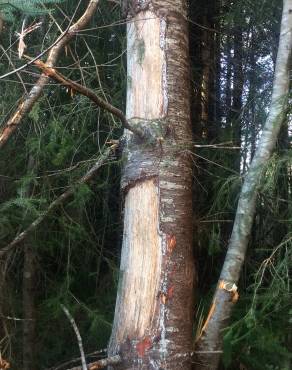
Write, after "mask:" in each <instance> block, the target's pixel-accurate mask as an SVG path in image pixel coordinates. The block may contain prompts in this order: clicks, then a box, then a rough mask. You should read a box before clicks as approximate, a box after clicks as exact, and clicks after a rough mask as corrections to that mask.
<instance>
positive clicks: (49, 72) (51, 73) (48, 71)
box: [34, 60, 143, 138]
mask: <svg viewBox="0 0 292 370" xmlns="http://www.w3.org/2000/svg"><path fill="white" fill-rule="evenodd" d="M34 64H35V65H36V66H37V67H38V68H39V69H41V70H42V71H43V73H44V74H45V75H46V76H48V77H51V78H52V79H53V80H55V81H57V82H59V83H61V84H62V85H63V86H66V87H68V88H69V89H71V90H72V91H76V92H78V93H80V94H82V95H84V96H87V97H88V98H89V99H90V100H92V101H93V102H94V103H95V104H96V105H97V106H98V107H101V108H103V109H105V110H107V111H108V112H110V113H112V114H113V115H115V116H116V117H118V118H119V119H120V121H121V122H122V125H123V127H124V128H126V129H128V130H129V131H131V132H133V134H135V135H137V136H139V137H140V138H143V133H142V132H141V131H140V130H139V129H138V128H136V127H133V126H131V125H130V124H129V122H128V121H127V119H126V117H125V115H124V113H123V112H122V111H121V110H120V109H118V108H116V107H114V106H113V105H111V104H110V103H108V102H107V101H105V100H103V99H102V98H100V97H99V96H97V95H96V94H95V93H94V91H93V90H91V89H89V88H87V87H85V86H83V85H81V84H79V83H78V82H75V81H72V80H70V79H69V78H67V77H65V76H63V75H62V74H61V73H59V72H57V71H56V70H55V69H54V68H51V67H49V66H48V65H47V64H45V63H44V62H42V61H41V60H36V61H35V62H34Z"/></svg>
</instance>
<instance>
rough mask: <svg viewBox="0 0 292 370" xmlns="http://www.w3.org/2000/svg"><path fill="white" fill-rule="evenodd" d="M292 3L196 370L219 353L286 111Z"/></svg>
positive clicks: (211, 365) (212, 363)
mask: <svg viewBox="0 0 292 370" xmlns="http://www.w3.org/2000/svg"><path fill="white" fill-rule="evenodd" d="M291 25H292V0H284V8H283V16H282V24H281V35H280V41H279V49H278V56H277V62H276V69H275V77H274V83H273V94H272V101H271V106H270V112H269V115H268V118H267V121H266V123H265V125H264V128H263V133H262V136H261V138H260V141H259V144H258V148H257V150H256V152H255V156H254V158H253V160H252V162H251V165H250V168H249V170H248V173H247V175H246V177H245V180H244V183H243V187H242V190H241V194H240V197H239V201H238V207H237V212H236V218H235V222H234V226H233V230H232V235H231V238H230V242H229V245H228V251H227V255H226V258H225V262H224V265H223V268H222V271H221V276H220V280H219V283H218V286H217V289H216V292H215V295H214V299H213V303H212V307H211V309H210V313H209V315H208V319H207V321H206V323H205V325H204V328H203V332H202V335H201V337H200V339H199V341H198V342H197V348H196V353H197V359H196V363H197V364H198V365H197V367H196V369H204V370H206V369H209V370H211V369H212V370H213V369H214V370H215V369H217V367H218V363H219V359H220V353H221V352H222V339H223V330H224V328H226V326H227V325H228V321H229V319H230V315H231V311H232V308H233V305H234V303H235V302H236V300H237V298H238V297H237V291H236V290H237V287H236V285H237V283H238V280H239V277H240V272H241V268H242V265H243V262H244V260H245V254H246V249H247V245H248V241H249V236H250V233H251V228H252V224H253V219H254V214H255V207H256V198H257V193H258V187H259V180H260V178H261V174H262V172H263V170H264V168H265V164H266V163H267V161H268V160H269V158H270V156H271V153H272V151H273V149H274V148H275V145H276V141H277V137H278V135H279V131H280V128H281V124H282V121H283V117H284V115H285V111H286V109H285V108H286V104H287V97H288V92H289V72H290V67H291V64H290V62H291V47H292V29H291Z"/></svg>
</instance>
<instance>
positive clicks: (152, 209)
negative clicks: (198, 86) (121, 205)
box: [109, 0, 194, 370]
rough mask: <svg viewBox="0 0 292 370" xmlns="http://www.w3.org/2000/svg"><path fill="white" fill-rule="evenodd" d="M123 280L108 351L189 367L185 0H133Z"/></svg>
mask: <svg viewBox="0 0 292 370" xmlns="http://www.w3.org/2000/svg"><path fill="white" fill-rule="evenodd" d="M129 9H130V11H131V12H132V14H133V15H134V18H133V19H132V21H131V22H130V23H129V24H128V29H127V40H128V90H127V118H128V120H129V121H130V122H131V123H132V125H137V126H138V127H139V128H141V129H143V130H144V132H145V139H144V140H143V141H141V140H139V139H138V138H136V137H135V136H133V134H132V133H129V132H126V133H125V138H126V147H125V149H124V157H125V165H124V169H123V175H122V190H123V194H124V198H125V212H124V235H123V246H122V257H121V266H120V281H119V289H118V296H117V302H116V310H115V318H114V325H113V331H112V336H111V341H110V345H109V355H113V354H116V353H117V352H119V353H121V355H122V358H123V363H122V364H121V366H120V368H121V369H123V370H125V369H161V368H167V369H190V368H191V362H190V351H191V348H192V321H193V320H192V316H193V281H194V264H193V257H192V201H191V198H192V168H191V160H190V156H189V154H188V148H189V144H190V143H191V128H190V108H189V100H190V95H189V54H188V27H187V22H186V3H185V1H184V0H181V1H176V0H169V1H153V2H149V3H147V9H141V7H140V6H138V3H137V4H136V3H135V2H132V3H131V4H130V6H129Z"/></svg>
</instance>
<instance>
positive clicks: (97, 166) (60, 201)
mask: <svg viewBox="0 0 292 370" xmlns="http://www.w3.org/2000/svg"><path fill="white" fill-rule="evenodd" d="M117 146H118V144H113V145H111V146H110V147H109V148H107V149H106V150H105V152H104V153H103V154H102V155H101V156H100V157H99V159H98V161H97V162H96V163H95V165H94V166H93V167H92V168H91V169H90V170H89V171H88V172H87V173H86V174H85V175H84V176H82V177H81V179H79V181H77V182H76V183H75V184H74V185H71V186H70V188H69V189H68V190H66V191H65V192H64V193H63V194H61V195H60V196H59V197H58V198H57V199H55V200H54V201H53V202H52V203H51V204H50V206H49V207H48V208H47V210H46V211H44V212H43V213H42V214H41V215H40V216H39V217H38V218H37V219H36V220H35V221H33V222H32V223H31V224H30V225H29V226H28V228H27V229H25V230H24V231H23V232H21V233H20V234H19V235H18V236H17V237H16V238H15V239H14V240H13V241H12V242H11V243H9V244H8V245H7V246H6V247H4V248H2V249H0V257H2V256H3V255H4V254H5V253H7V252H9V251H11V250H12V249H13V248H15V247H16V246H18V245H19V244H20V243H22V242H23V241H24V240H25V239H26V238H27V237H28V235H29V234H30V233H32V232H33V231H34V230H36V228H37V227H38V226H39V225H40V224H41V223H42V222H43V221H44V219H45V218H46V217H47V216H48V215H49V214H50V213H51V212H52V211H54V210H55V209H56V208H57V207H59V206H60V205H61V204H63V203H64V202H65V201H66V200H67V199H68V198H70V197H72V196H73V195H74V191H75V187H76V185H80V184H86V183H87V182H89V181H90V180H91V179H92V178H93V177H94V176H95V175H96V174H97V172H98V170H99V169H100V168H101V167H102V166H103V165H104V164H105V163H106V161H107V159H109V157H110V155H111V154H112V153H113V151H114V150H115V149H116V147H117Z"/></svg>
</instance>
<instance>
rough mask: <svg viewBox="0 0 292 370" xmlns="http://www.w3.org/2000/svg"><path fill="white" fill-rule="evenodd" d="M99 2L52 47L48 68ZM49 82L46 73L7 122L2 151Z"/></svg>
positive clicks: (1, 138) (0, 135)
mask: <svg viewBox="0 0 292 370" xmlns="http://www.w3.org/2000/svg"><path fill="white" fill-rule="evenodd" d="M98 2H99V0H90V2H89V4H88V7H87V9H86V10H85V12H84V14H83V15H82V16H81V17H80V18H79V19H78V21H77V22H76V23H74V24H73V25H72V26H71V27H70V28H69V30H68V31H65V32H64V34H63V35H61V36H60V37H59V39H58V40H59V41H58V42H56V44H55V45H54V46H53V47H52V49H51V50H50V52H49V55H48V58H47V61H46V65H47V66H48V67H54V66H55V64H56V62H57V60H58V58H59V55H60V53H61V51H62V49H63V48H64V46H65V45H67V44H68V42H69V41H70V40H71V39H72V38H73V37H74V36H75V35H76V32H78V31H80V30H82V29H83V28H84V27H85V26H86V25H87V24H88V22H89V21H90V19H91V18H92V17H93V15H94V13H95V11H96V9H97V6H98ZM48 82H49V76H47V75H46V74H45V73H43V74H42V75H41V77H40V78H39V79H38V80H37V82H36V83H35V85H34V86H33V88H32V89H31V90H30V92H29V93H28V94H27V96H26V97H25V98H24V100H22V101H21V103H20V104H19V106H18V108H17V110H16V112H15V113H14V114H13V115H12V116H11V117H10V118H9V119H8V121H7V122H6V124H5V126H4V129H3V130H2V132H1V133H0V149H1V148H2V147H3V146H4V145H5V144H6V143H7V141H8V140H9V138H10V137H11V135H12V134H13V133H14V132H15V131H16V129H17V128H18V127H19V126H20V124H21V122H22V119H23V118H24V116H25V115H26V114H27V113H29V112H30V111H31V109H32V107H33V106H34V104H35V103H36V101H37V100H38V99H39V97H40V96H41V94H42V92H43V89H44V87H45V86H46V85H47V84H48Z"/></svg>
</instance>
